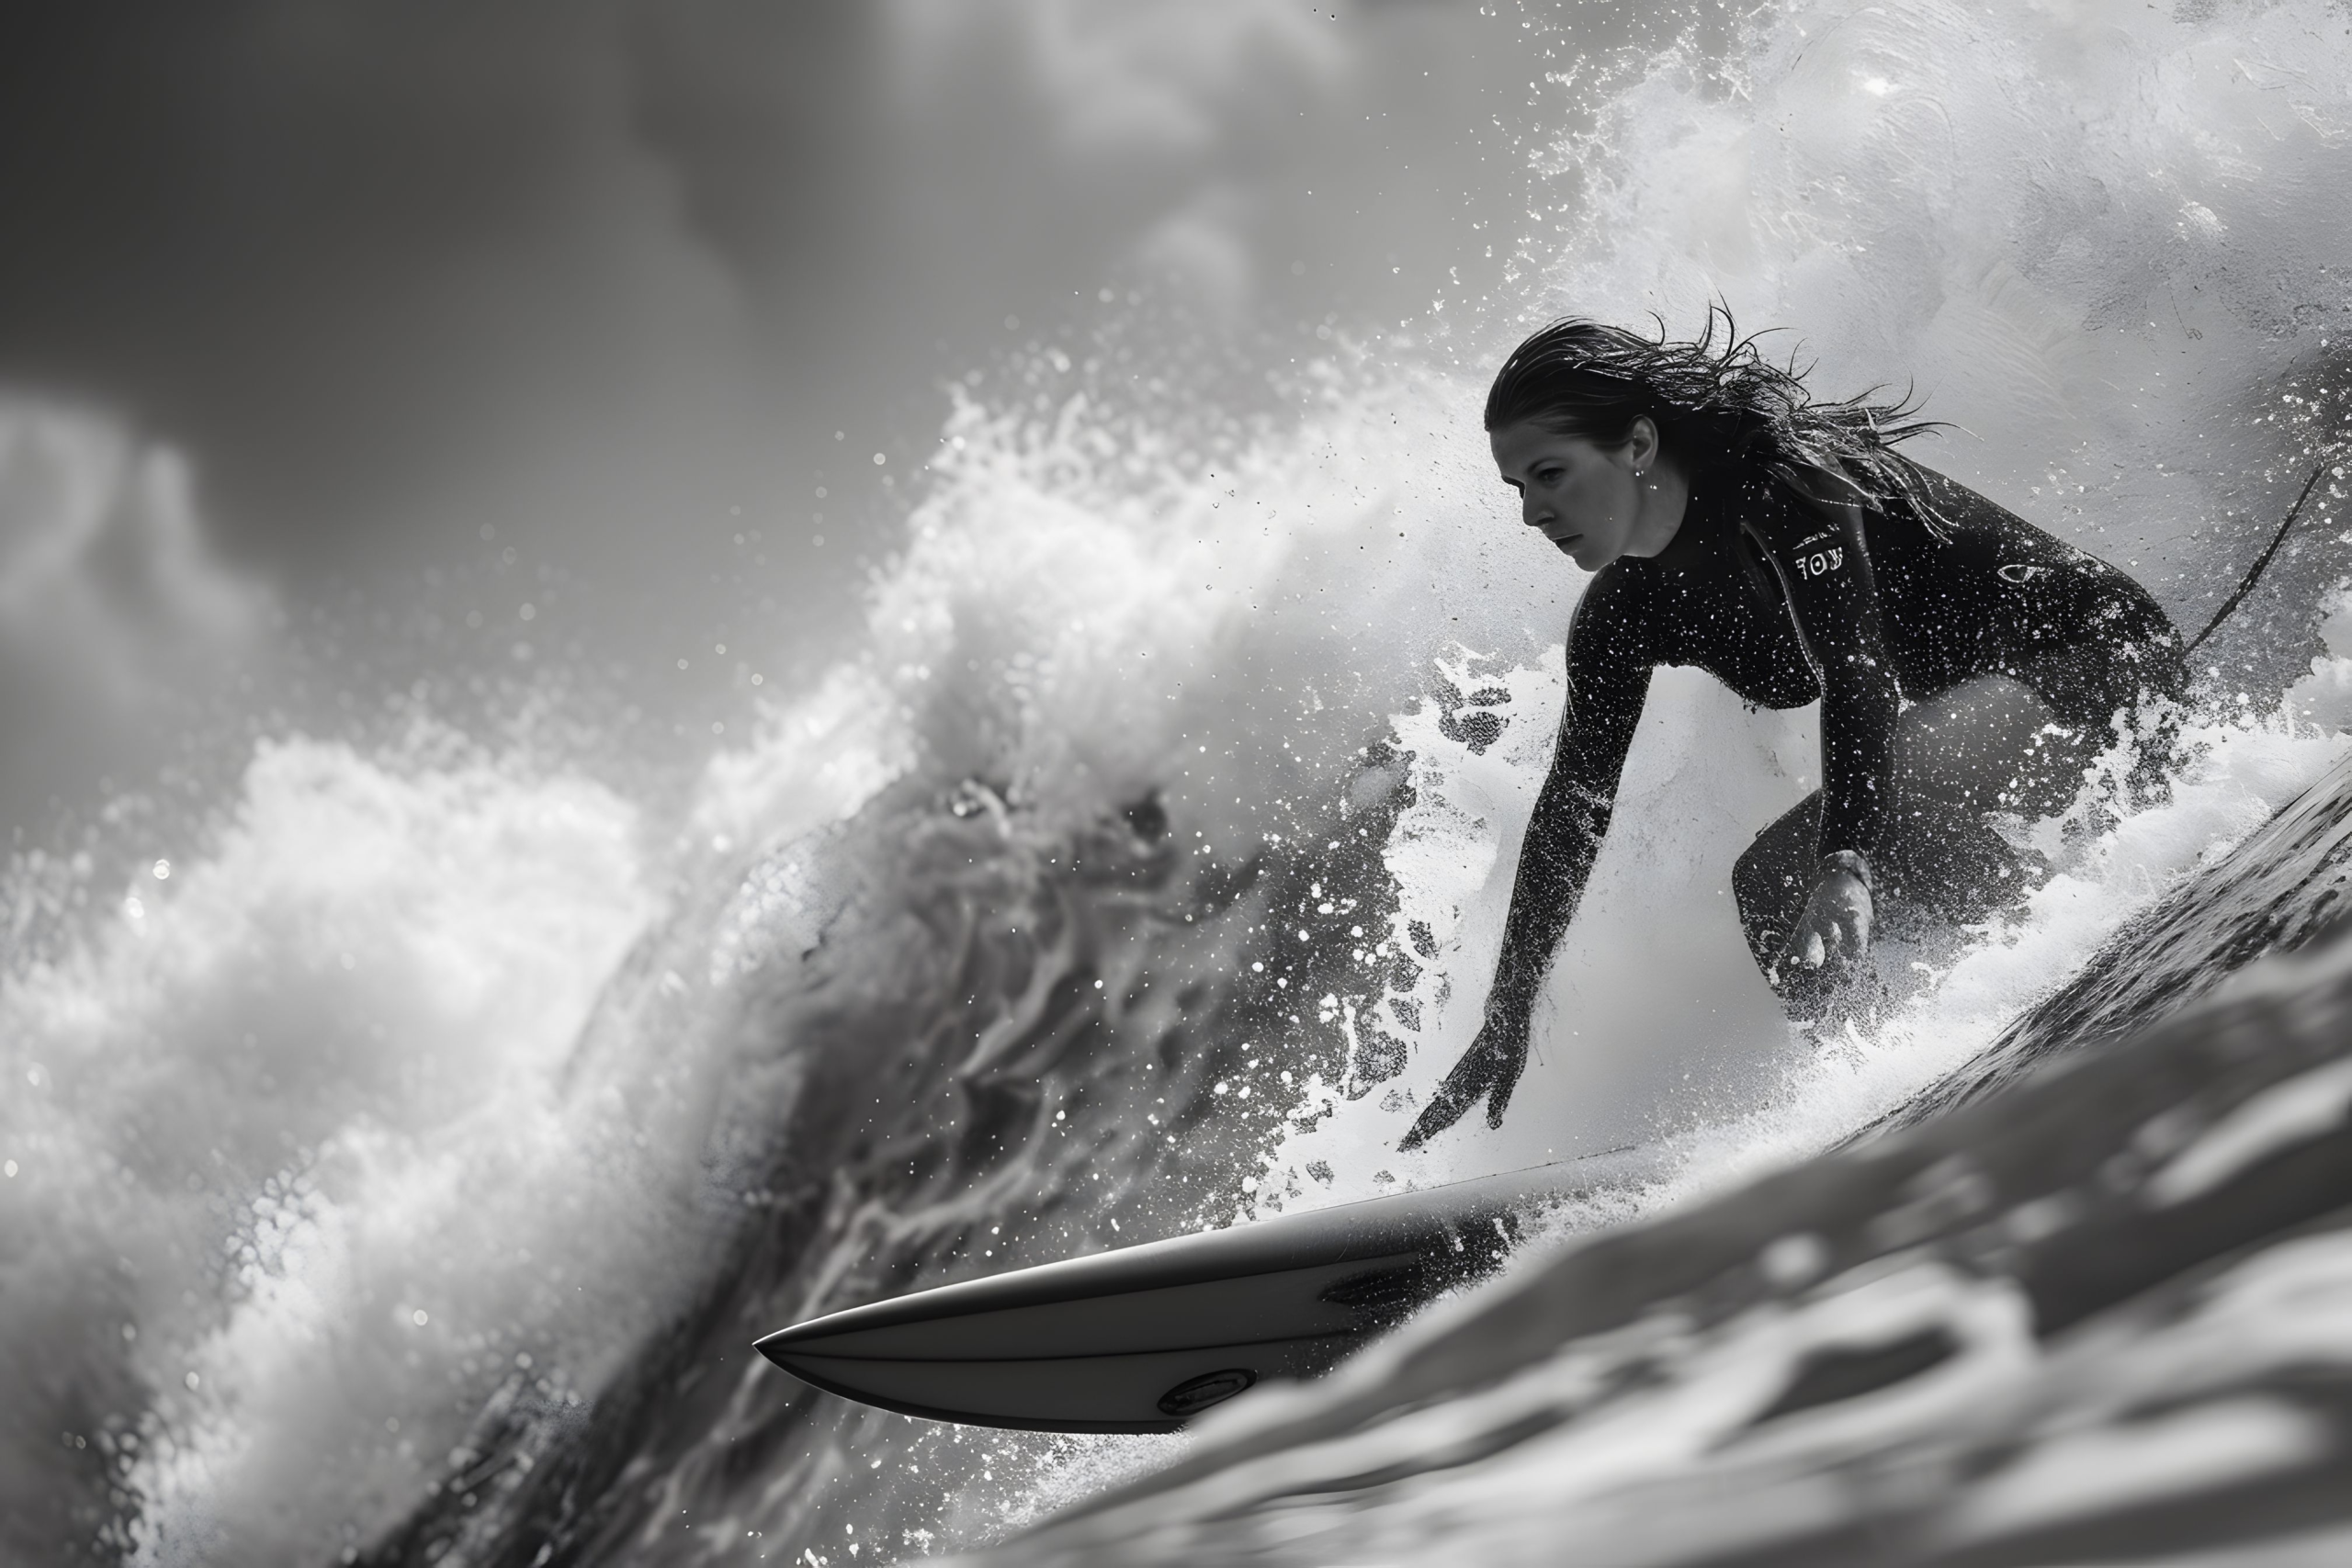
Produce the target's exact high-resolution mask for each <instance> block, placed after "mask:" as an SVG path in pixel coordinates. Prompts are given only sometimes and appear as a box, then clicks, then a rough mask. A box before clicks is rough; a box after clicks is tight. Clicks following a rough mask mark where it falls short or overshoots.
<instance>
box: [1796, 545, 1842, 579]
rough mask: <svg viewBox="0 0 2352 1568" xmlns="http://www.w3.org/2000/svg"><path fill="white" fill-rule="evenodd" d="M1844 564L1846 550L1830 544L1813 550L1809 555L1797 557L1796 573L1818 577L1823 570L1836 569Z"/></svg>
mask: <svg viewBox="0 0 2352 1568" xmlns="http://www.w3.org/2000/svg"><path fill="white" fill-rule="evenodd" d="M1845 564H1846V552H1845V550H1844V548H1843V547H1839V546H1837V545H1832V546H1831V547H1829V548H1827V549H1826V550H1815V551H1814V552H1813V554H1811V555H1809V556H1799V557H1797V558H1796V568H1797V575H1798V576H1799V577H1804V578H1814V577H1819V576H1821V575H1822V574H1823V573H1824V572H1831V571H1836V570H1838V568H1839V567H1841V566H1844V565H1845Z"/></svg>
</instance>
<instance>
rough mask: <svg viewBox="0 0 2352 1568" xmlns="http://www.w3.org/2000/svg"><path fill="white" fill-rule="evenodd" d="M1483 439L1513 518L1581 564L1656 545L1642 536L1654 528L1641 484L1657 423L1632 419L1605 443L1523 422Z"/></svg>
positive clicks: (1591, 565) (1658, 543)
mask: <svg viewBox="0 0 2352 1568" xmlns="http://www.w3.org/2000/svg"><path fill="white" fill-rule="evenodd" d="M1489 439H1490V440H1491V441H1492V442H1493V444H1494V452H1495V467H1496V468H1498V469H1500V470H1501V472H1502V476H1503V483H1505V484H1507V485H1509V486H1510V488H1511V489H1513V490H1515V491H1519V508H1520V520H1521V522H1523V523H1525V524H1526V525H1528V526H1529V527H1531V528H1533V529H1535V530H1536V531H1537V532H1539V533H1541V534H1542V535H1543V536H1544V537H1545V538H1547V539H1549V540H1551V541H1552V543H1553V544H1554V545H1555V547H1557V548H1558V549H1559V551H1560V553H1561V554H1562V555H1565V556H1566V557H1567V558H1569V559H1571V560H1573V561H1575V562H1576V563H1577V565H1578V566H1580V567H1582V568H1584V570H1587V571H1599V570H1600V569H1601V568H1602V567H1604V566H1607V565H1608V564H1609V563H1610V562H1611V561H1613V560H1615V559H1617V558H1619V557H1620V556H1625V555H1644V556H1647V555H1656V554H1657V551H1658V550H1659V549H1660V548H1662V547H1664V541H1663V540H1655V541H1654V540H1653V539H1652V538H1651V537H1650V536H1651V535H1653V534H1655V533H1656V532H1657V529H1656V526H1655V519H1653V518H1650V517H1649V516H1648V515H1647V514H1646V513H1648V512H1649V511H1653V510H1655V509H1654V508H1650V507H1646V506H1645V481H1646V479H1647V478H1648V470H1649V469H1650V468H1652V467H1653V466H1654V464H1655V462H1656V460H1657V426H1656V425H1654V424H1652V423H1650V422H1649V421H1648V420H1646V419H1640V420H1636V421H1634V429H1633V433H1632V434H1630V435H1629V436H1628V437H1627V438H1626V439H1625V440H1623V441H1622V442H1619V443H1617V444H1615V445H1613V446H1602V445H1601V444H1600V443H1599V442H1596V441H1593V440H1591V439H1590V438H1589V437H1586V436H1582V435H1563V434H1560V433H1559V432H1558V431H1556V430H1549V429H1546V428H1545V427H1544V426H1543V425H1540V424H1535V423H1529V422H1525V421H1522V422H1521V423H1517V424H1507V425H1504V426H1503V427H1502V428H1501V429H1500V430H1498V431H1495V432H1493V433H1492V434H1491V436H1490V437H1489ZM1677 513H1678V515H1677V516H1676V518H1675V519H1674V521H1675V522H1677V523H1679V521H1680V520H1681V519H1680V517H1679V508H1678V509H1677ZM1668 537H1671V530H1670V529H1669V530H1668Z"/></svg>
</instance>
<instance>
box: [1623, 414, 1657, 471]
mask: <svg viewBox="0 0 2352 1568" xmlns="http://www.w3.org/2000/svg"><path fill="white" fill-rule="evenodd" d="M1657 452H1658V434H1657V421H1655V420H1653V419H1651V418H1650V416H1649V415H1647V414H1643V415H1641V416H1639V417H1638V418H1636V419H1635V420H1634V423H1632V424H1630V425H1628V426H1626V428H1625V456H1626V458H1627V459H1628V460H1629V461H1630V462H1631V463H1632V464H1633V466H1634V472H1635V473H1637V474H1645V473H1647V472H1649V471H1650V470H1651V469H1652V468H1656V467H1657Z"/></svg>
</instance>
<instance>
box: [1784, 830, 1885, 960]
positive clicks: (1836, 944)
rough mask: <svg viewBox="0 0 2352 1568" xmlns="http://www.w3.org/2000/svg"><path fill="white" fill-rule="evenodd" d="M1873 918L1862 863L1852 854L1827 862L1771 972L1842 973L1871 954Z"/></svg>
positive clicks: (1846, 852)
mask: <svg viewBox="0 0 2352 1568" xmlns="http://www.w3.org/2000/svg"><path fill="white" fill-rule="evenodd" d="M1870 947H1871V881H1870V868H1869V866H1868V865H1867V864H1866V863H1864V862H1863V860H1862V857H1861V856H1860V855H1858V854H1856V853H1854V852H1852V851H1851V850H1840V851H1838V852H1837V853H1835V854H1832V855H1828V856H1826V857H1825V858H1824V859H1823V861H1822V867H1821V874H1820V876H1819V877H1818V878H1817V879H1816V880H1815V882H1814V885H1813V892H1812V893H1811V894H1810V895H1809V896H1807V897H1806V898H1805V901H1804V914H1802V915H1800V916H1799V917H1797V923H1796V928H1795V929H1794V930H1793V931H1790V933H1789V942H1788V945H1787V947H1786V948H1784V949H1783V950H1782V951H1781V957H1780V961H1779V962H1778V963H1777V964H1774V965H1773V967H1774V969H1775V970H1776V971H1777V972H1780V973H1782V974H1785V973H1786V971H1787V970H1788V969H1789V968H1791V967H1794V968H1797V969H1801V970H1815V971H1820V972H1823V973H1824V974H1825V975H1831V974H1837V973H1839V972H1842V971H1843V970H1844V969H1845V968H1846V967H1847V966H1848V965H1849V964H1854V963H1857V962H1859V961H1860V959H1861V957H1862V955H1863V954H1865V953H1868V952H1870Z"/></svg>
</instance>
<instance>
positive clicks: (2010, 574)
mask: <svg viewBox="0 0 2352 1568" xmlns="http://www.w3.org/2000/svg"><path fill="white" fill-rule="evenodd" d="M1998 570H1999V571H2000V576H2001V581H2004V582H2018V583H2025V582H2031V581H2033V580H2034V579H2035V578H2037V577H2040V576H2041V574H2042V573H2043V572H2045V571H2048V570H2050V569H2049V568H2048V567H2046V566H2027V565H2025V564H2024V563H2023V562H2021V561H2019V562H2012V563H2011V564H2009V565H2007V566H2005V567H2001V568H1999V569H1998Z"/></svg>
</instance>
